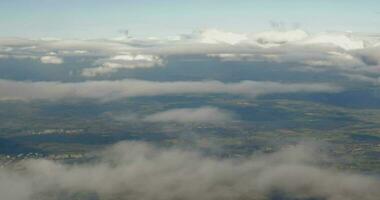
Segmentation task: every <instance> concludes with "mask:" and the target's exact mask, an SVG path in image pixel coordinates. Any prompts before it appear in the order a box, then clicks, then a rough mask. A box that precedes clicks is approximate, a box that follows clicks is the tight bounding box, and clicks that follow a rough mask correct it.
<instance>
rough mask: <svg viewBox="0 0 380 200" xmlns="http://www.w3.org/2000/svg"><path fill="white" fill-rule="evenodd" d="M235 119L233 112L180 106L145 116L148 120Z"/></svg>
mask: <svg viewBox="0 0 380 200" xmlns="http://www.w3.org/2000/svg"><path fill="white" fill-rule="evenodd" d="M233 119H234V116H233V114H232V113H230V112H228V111H225V110H222V109H219V108H215V107H200V108H180V109H171V110H167V111H163V112H158V113H154V114H151V115H148V116H146V117H145V118H144V121H148V122H179V123H221V122H228V121H231V120H233Z"/></svg>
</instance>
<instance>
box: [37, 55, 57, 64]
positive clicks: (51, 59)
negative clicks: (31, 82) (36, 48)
mask: <svg viewBox="0 0 380 200" xmlns="http://www.w3.org/2000/svg"><path fill="white" fill-rule="evenodd" d="M40 61H41V62H42V63H44V64H62V63H63V59H62V58H60V57H57V56H54V55H49V56H42V57H41V58H40Z"/></svg>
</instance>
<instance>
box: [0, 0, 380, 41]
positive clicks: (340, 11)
mask: <svg viewBox="0 0 380 200" xmlns="http://www.w3.org/2000/svg"><path fill="white" fill-rule="evenodd" d="M379 7H380V2H379V1H376V0H366V1H361V2H359V1H354V0H346V1H341V0H338V1H328V0H322V1H317V2H310V1H301V0H290V1H281V2H278V1H273V0H271V1H260V0H253V1H248V0H240V1H234V2H231V1H215V0H211V1H207V2H204V1H199V0H193V1H183V0H180V1H169V0H165V1H160V2H157V1H152V0H143V1H138V2H136V1H130V0H127V1H120V0H113V1H100V0H95V1H89V0H79V1H73V0H68V1H67V0H66V1H59V0H38V1H32V0H13V1H1V2H0V27H1V29H2V31H1V32H0V37H21V38H41V37H58V38H64V39H66V38H82V39H84V38H109V37H115V36H118V35H120V33H121V32H124V31H126V30H128V31H129V33H130V35H132V36H139V37H153V36H154V37H166V36H171V35H177V34H184V33H189V32H191V31H194V30H199V29H207V28H215V29H220V30H225V31H231V32H256V31H262V30H271V29H273V28H286V29H294V28H300V29H303V30H307V31H309V32H325V31H337V32H346V31H352V32H355V33H380V20H379V19H380V13H379V11H380V9H378V8H379Z"/></svg>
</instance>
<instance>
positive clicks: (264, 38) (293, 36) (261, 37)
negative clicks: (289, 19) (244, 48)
mask: <svg viewBox="0 0 380 200" xmlns="http://www.w3.org/2000/svg"><path fill="white" fill-rule="evenodd" d="M308 36H309V34H307V33H306V32H305V31H303V30H299V29H296V30H287V31H265V32H260V33H256V34H252V35H251V38H252V40H253V41H254V43H256V44H258V45H260V46H262V47H275V46H280V45H284V44H286V43H291V42H297V41H302V40H304V39H306V38H307V37H308Z"/></svg>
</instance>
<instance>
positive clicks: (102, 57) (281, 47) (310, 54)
mask: <svg viewBox="0 0 380 200" xmlns="http://www.w3.org/2000/svg"><path fill="white" fill-rule="evenodd" d="M379 41H380V37H379V36H376V35H375V36H372V35H364V34H356V33H351V32H322V33H311V32H306V31H304V30H301V29H295V30H272V31H262V32H252V33H234V32H229V31H222V30H218V29H203V30H201V31H195V32H193V33H191V34H184V35H179V36H175V37H170V38H169V37H164V38H134V37H127V38H125V39H118V40H115V39H96V40H63V39H54V40H44V39H22V38H0V46H1V48H0V55H2V57H3V58H29V57H33V56H34V57H38V58H40V57H43V56H46V55H48V56H52V55H49V54H48V53H49V52H52V51H54V52H56V55H54V56H56V57H58V58H61V57H65V56H79V57H85V56H87V57H91V58H93V59H94V60H95V61H94V64H93V65H94V66H96V67H93V68H87V69H84V70H83V71H82V75H84V76H88V77H91V76H98V75H102V74H108V73H113V72H117V71H118V70H120V69H123V68H126V69H131V68H139V67H145V68H149V67H153V66H161V65H163V64H164V63H163V58H167V57H169V56H173V55H213V56H214V57H217V58H220V59H221V60H222V61H267V62H277V63H292V64H295V65H298V66H297V67H300V66H302V65H304V66H305V69H306V68H308V69H311V68H313V71H315V72H318V71H323V70H332V71H338V72H341V71H342V73H346V72H347V71H351V72H350V73H354V72H356V73H358V74H360V73H363V72H372V73H378V74H380V70H379V68H380V67H378V64H379V62H380V58H379V56H378V55H379V53H378V52H379V50H378V49H379V46H378V44H379ZM218 55H220V56H218ZM226 55H228V56H226ZM139 56H142V57H145V58H146V59H145V60H134V59H135V57H139ZM122 57H130V58H133V59H126V60H125V59H116V58H122ZM148 57H150V58H154V60H151V59H150V58H148ZM47 60H50V59H47ZM58 62H59V61H58ZM138 63H140V64H138Z"/></svg>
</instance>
